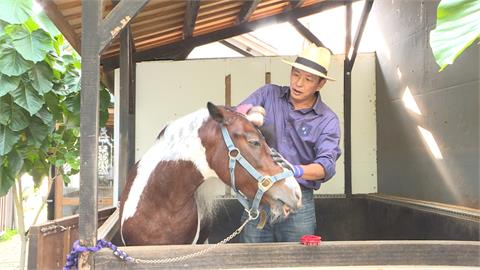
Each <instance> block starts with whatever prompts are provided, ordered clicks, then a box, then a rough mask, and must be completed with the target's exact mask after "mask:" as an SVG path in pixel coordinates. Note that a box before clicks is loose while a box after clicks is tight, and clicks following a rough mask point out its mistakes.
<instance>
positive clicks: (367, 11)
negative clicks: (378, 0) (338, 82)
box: [347, 0, 373, 72]
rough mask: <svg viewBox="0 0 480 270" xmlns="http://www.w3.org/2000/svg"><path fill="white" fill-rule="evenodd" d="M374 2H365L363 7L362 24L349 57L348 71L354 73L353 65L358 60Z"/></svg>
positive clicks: (368, 0) (369, 0)
mask: <svg viewBox="0 0 480 270" xmlns="http://www.w3.org/2000/svg"><path fill="white" fill-rule="evenodd" d="M372 5H373V0H367V1H365V4H364V6H363V11H362V15H361V17H360V23H359V25H358V28H357V31H356V33H355V38H354V39H353V52H352V56H351V57H350V56H349V60H348V67H347V70H348V71H349V72H351V71H352V69H353V65H354V64H355V58H357V51H358V46H359V45H360V40H361V39H362V35H363V31H364V30H365V25H366V24H367V20H368V15H369V14H370V10H371V9H372Z"/></svg>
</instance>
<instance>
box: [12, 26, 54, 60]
mask: <svg viewBox="0 0 480 270" xmlns="http://www.w3.org/2000/svg"><path fill="white" fill-rule="evenodd" d="M9 32H10V33H9V34H10V36H11V37H12V39H13V41H12V43H13V45H14V46H15V49H16V50H17V51H18V52H19V53H20V54H21V55H22V56H23V58H25V59H26V60H31V61H33V62H38V61H42V60H43V59H44V58H45V55H46V54H47V52H48V51H50V50H54V47H53V43H52V38H51V37H50V35H49V34H48V33H47V32H45V31H43V30H42V29H38V30H35V31H33V32H30V31H29V30H28V29H27V28H25V27H24V26H22V25H15V26H13V27H12V29H11V30H9Z"/></svg>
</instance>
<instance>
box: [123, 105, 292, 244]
mask: <svg viewBox="0 0 480 270" xmlns="http://www.w3.org/2000/svg"><path fill="white" fill-rule="evenodd" d="M207 107H208V110H207V109H201V110H199V111H196V112H194V113H191V114H189V115H186V116H184V117H182V118H180V119H178V120H176V121H174V122H172V123H170V124H169V125H167V126H166V127H165V128H164V129H163V130H162V132H161V133H160V135H159V136H158V137H157V140H156V141H155V143H154V145H153V146H152V147H151V148H150V149H149V150H148V151H147V152H146V153H145V154H144V156H143V157H142V159H141V160H140V161H138V162H137V164H135V166H134V167H133V168H132V170H131V171H130V173H129V176H128V180H127V183H126V186H125V189H124V191H123V194H122V196H121V200H120V220H121V225H120V226H121V228H120V233H121V236H122V239H123V241H124V243H125V244H126V245H162V244H195V243H203V242H205V240H206V238H207V235H206V234H208V228H206V227H207V226H208V224H209V220H210V219H211V218H212V217H213V214H214V208H215V205H214V197H213V196H212V195H211V194H210V193H211V192H209V191H208V190H207V189H206V188H202V187H204V186H205V185H202V184H204V182H206V181H209V180H210V179H211V178H212V177H217V178H219V179H221V180H222V181H223V182H224V183H225V184H227V185H230V174H229V156H228V151H227V147H226V145H225V142H224V140H223V138H222V131H221V126H222V125H223V126H225V127H226V130H227V131H228V133H229V135H230V137H231V138H232V141H233V143H234V144H235V146H236V147H237V148H238V149H239V151H240V152H241V154H242V156H243V157H244V158H245V159H246V160H247V161H248V162H249V163H250V164H251V165H252V166H253V167H254V168H255V169H256V170H257V171H258V172H259V173H260V174H262V175H276V174H278V173H280V172H282V171H283V170H284V169H283V168H282V167H281V166H279V165H278V164H276V163H275V162H274V161H273V160H272V158H271V156H270V149H269V148H268V146H267V144H266V143H265V140H264V138H263V136H262V135H261V134H260V133H259V131H258V130H257V128H256V127H255V126H254V125H253V124H252V123H251V122H250V121H249V120H247V118H246V117H244V116H243V115H242V114H240V113H237V112H234V111H232V110H230V109H228V108H225V107H222V106H215V105H213V104H212V103H208V105H207ZM235 178H236V188H237V189H239V190H240V191H241V192H242V193H243V194H244V195H245V196H247V197H248V198H250V199H252V198H253V197H254V196H255V194H256V192H257V189H258V182H257V180H255V179H254V178H253V177H252V176H251V175H250V174H249V173H248V172H247V171H246V170H245V169H244V168H243V167H241V166H237V167H236V168H235ZM199 187H200V188H199ZM261 202H262V203H267V204H268V206H269V207H270V209H271V212H272V213H273V216H274V217H272V219H271V220H275V219H276V218H278V217H282V216H283V217H284V216H287V215H288V213H289V211H290V210H295V209H297V208H298V207H300V206H301V191H300V187H299V185H298V183H297V181H296V180H295V179H294V178H293V177H287V178H285V179H283V180H280V181H277V182H275V183H274V184H273V186H272V187H271V188H270V189H268V191H266V193H265V194H264V196H263V198H262V200H261Z"/></svg>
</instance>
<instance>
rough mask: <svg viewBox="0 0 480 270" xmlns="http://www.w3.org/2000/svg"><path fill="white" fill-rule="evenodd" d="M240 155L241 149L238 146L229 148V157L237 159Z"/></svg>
mask: <svg viewBox="0 0 480 270" xmlns="http://www.w3.org/2000/svg"><path fill="white" fill-rule="evenodd" d="M239 155H240V150H239V149H238V148H236V147H233V148H231V149H229V150H228V157H229V158H230V159H235V160H236V159H237V157H238V156H239Z"/></svg>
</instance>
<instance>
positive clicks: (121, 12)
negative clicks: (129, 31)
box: [83, 0, 148, 54]
mask: <svg viewBox="0 0 480 270" xmlns="http://www.w3.org/2000/svg"><path fill="white" fill-rule="evenodd" d="M147 2H148V0H136V1H120V3H119V4H118V5H116V6H115V7H114V8H113V9H112V11H111V12H110V13H109V14H108V15H107V17H106V18H105V19H104V20H103V21H102V23H101V25H100V28H99V36H100V41H99V48H98V49H99V50H98V53H100V54H101V52H102V51H103V50H104V49H105V48H106V47H107V46H108V44H110V43H111V42H112V40H113V39H114V38H115V37H117V36H118V34H119V33H120V31H122V29H123V28H125V27H126V26H127V25H129V24H130V22H131V20H132V19H133V18H135V16H136V15H137V14H138V13H139V12H140V10H141V9H142V8H143V7H144V6H145V5H146V4H147ZM84 23H85V22H83V24H84Z"/></svg>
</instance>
